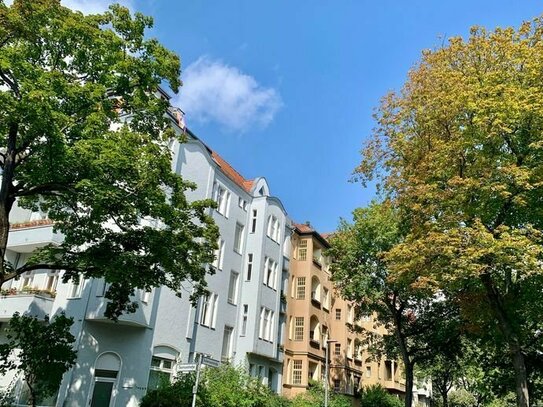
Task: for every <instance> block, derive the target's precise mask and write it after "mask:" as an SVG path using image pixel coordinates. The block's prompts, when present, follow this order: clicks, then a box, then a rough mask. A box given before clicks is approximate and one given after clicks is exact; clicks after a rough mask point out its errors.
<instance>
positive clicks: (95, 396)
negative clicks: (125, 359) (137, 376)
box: [90, 352, 121, 407]
mask: <svg viewBox="0 0 543 407" xmlns="http://www.w3.org/2000/svg"><path fill="white" fill-rule="evenodd" d="M120 371H121V358H120V357H119V355H117V354H116V353H114V352H105V353H102V354H101V355H99V356H98V357H97V358H96V363H95V364H94V386H93V389H92V398H91V402H90V406H91V407H101V406H111V405H113V404H114V403H113V400H114V399H115V396H116V393H117V380H118V377H119V372H120Z"/></svg>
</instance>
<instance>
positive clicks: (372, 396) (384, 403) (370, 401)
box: [360, 385, 403, 407]
mask: <svg viewBox="0 0 543 407" xmlns="http://www.w3.org/2000/svg"><path fill="white" fill-rule="evenodd" d="M402 406H403V403H402V401H401V400H400V399H399V398H397V397H395V396H393V395H391V394H390V393H389V392H387V391H386V390H385V389H384V388H383V387H381V386H379V385H374V386H368V387H365V388H363V389H362V391H361V392H360V407H402Z"/></svg>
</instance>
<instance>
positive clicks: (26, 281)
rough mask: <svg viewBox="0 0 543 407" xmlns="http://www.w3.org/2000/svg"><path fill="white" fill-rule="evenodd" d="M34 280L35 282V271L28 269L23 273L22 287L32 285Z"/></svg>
mask: <svg viewBox="0 0 543 407" xmlns="http://www.w3.org/2000/svg"><path fill="white" fill-rule="evenodd" d="M33 282H34V272H33V271H27V272H26V273H24V274H23V282H22V283H21V288H25V287H32V283H33Z"/></svg>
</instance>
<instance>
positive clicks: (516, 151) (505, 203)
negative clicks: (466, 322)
mask: <svg viewBox="0 0 543 407" xmlns="http://www.w3.org/2000/svg"><path fill="white" fill-rule="evenodd" d="M542 34H543V23H542V20H541V19H535V20H533V21H532V22H527V23H524V24H523V25H522V26H521V27H520V28H519V29H518V30H515V29H512V28H506V29H496V30H495V31H493V32H488V31H486V30H485V29H483V28H474V29H472V31H471V35H470V37H469V38H468V39H467V40H464V39H462V38H452V39H450V40H449V43H448V45H447V46H444V47H442V48H439V49H436V50H433V51H425V52H424V53H423V56H422V60H421V62H420V63H419V64H418V65H417V66H416V67H415V68H414V69H413V70H412V71H411V72H410V74H409V78H408V80H407V82H406V84H405V86H404V88H403V90H402V92H401V93H399V94H394V93H392V94H390V95H388V96H387V97H385V98H384V100H383V102H382V104H381V107H380V110H379V112H378V114H377V121H378V125H377V129H376V132H375V133H374V137H373V138H372V139H371V140H370V141H369V143H368V144H367V145H366V147H365V149H364V151H363V160H362V163H361V165H360V167H359V168H358V174H359V176H360V179H361V180H362V181H364V182H365V181H368V180H369V179H371V178H372V177H373V176H376V175H377V176H378V177H380V181H381V185H382V187H383V189H382V191H384V192H386V193H388V194H390V196H394V198H395V199H397V202H398V206H399V207H400V208H401V209H402V211H403V214H402V217H403V218H405V219H409V221H410V230H409V234H408V236H406V239H405V240H404V241H403V242H402V243H401V244H399V245H397V246H396V247H395V248H394V249H393V250H391V253H390V255H389V256H388V263H387V264H388V266H389V268H390V270H391V273H392V274H393V275H394V278H395V279H397V280H401V279H404V278H405V279H407V280H412V279H413V278H414V277H415V276H417V277H418V278H420V279H421V280H422V281H424V282H426V283H427V284H428V285H437V286H440V287H446V288H447V289H448V290H449V291H450V292H451V293H453V295H454V297H455V298H456V299H458V300H459V301H460V303H461V304H462V306H463V308H464V310H465V312H464V314H465V315H466V316H467V317H469V318H470V319H471V320H472V323H473V326H474V327H476V328H478V331H479V333H480V334H481V336H482V337H485V338H486V339H488V340H489V341H492V342H494V345H497V344H498V343H500V342H501V343H502V344H504V346H505V348H506V349H507V354H508V359H509V361H510V363H511V366H512V368H513V370H514V372H515V381H514V383H515V391H516V395H517V404H518V406H521V407H528V406H529V404H530V403H529V383H528V381H529V376H530V371H529V367H528V366H527V363H526V360H527V355H528V354H529V353H531V352H533V349H537V350H538V351H539V352H540V351H541V349H543V342H542V339H543V336H542V335H541V334H540V332H542V328H543V326H542V320H541V318H540V316H541V314H542V312H543V301H541V298H540V297H541V292H542V290H543V273H542V264H543V263H542V262H541V257H542V254H543V246H542V244H541V243H542V231H543V216H542V214H543V213H542V211H543V206H542V205H541V200H542V198H543V182H542V181H543V136H542V135H543V104H541V100H542V98H543V80H542V79H543V41H542ZM464 300H467V301H464ZM489 332H490V333H491V335H486V336H485V335H484V334H485V333H489Z"/></svg>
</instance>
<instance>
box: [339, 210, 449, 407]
mask: <svg viewBox="0 0 543 407" xmlns="http://www.w3.org/2000/svg"><path fill="white" fill-rule="evenodd" d="M402 234H403V232H402V225H401V224H400V218H399V216H398V211H397V209H396V208H394V206H393V205H392V203H391V201H385V202H383V203H376V202H372V203H371V204H370V205H369V206H368V207H367V208H359V209H356V210H355V211H354V223H352V224H350V223H348V222H346V221H342V222H341V224H340V227H339V229H338V232H337V233H335V234H334V236H333V237H332V239H331V241H330V243H331V249H330V250H329V252H328V254H329V255H330V256H331V257H332V265H331V271H332V279H333V281H334V283H335V285H336V287H337V288H338V289H339V290H340V292H341V295H342V296H343V297H344V298H346V299H347V300H349V301H352V302H353V303H354V304H355V310H356V312H357V314H358V316H360V315H361V314H365V315H368V314H369V315H371V314H376V316H377V320H376V321H375V325H376V327H377V326H382V327H384V328H385V332H384V333H383V334H381V333H380V332H381V330H377V329H374V330H371V331H367V330H362V334H363V335H364V342H366V344H367V345H368V346H369V350H370V351H371V352H372V353H373V354H375V355H376V356H377V357H379V358H380V357H381V356H382V355H383V354H386V355H387V356H388V357H390V358H396V357H400V358H401V361H402V362H403V368H404V370H405V376H406V396H405V405H406V407H410V406H411V405H412V399H413V383H414V371H415V366H416V365H417V364H420V363H423V362H428V361H431V360H432V359H433V358H434V357H435V355H436V354H437V353H439V350H440V349H445V348H450V347H451V346H452V345H453V342H454V341H456V338H458V332H459V331H458V329H459V315H458V309H457V307H456V306H455V304H452V303H449V302H448V301H446V300H445V298H444V297H443V295H442V293H441V292H439V291H435V290H433V289H430V288H428V287H426V286H425V285H424V284H423V282H422V281H420V279H414V280H412V281H409V282H406V281H393V280H391V279H390V272H389V270H388V266H387V264H386V262H385V257H384V256H385V254H386V253H387V252H388V251H389V250H391V249H392V248H393V247H395V245H397V244H399V243H400V242H401V241H402Z"/></svg>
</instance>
